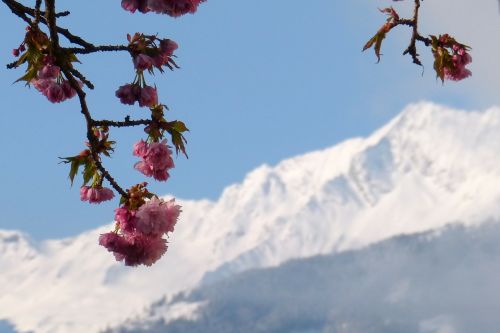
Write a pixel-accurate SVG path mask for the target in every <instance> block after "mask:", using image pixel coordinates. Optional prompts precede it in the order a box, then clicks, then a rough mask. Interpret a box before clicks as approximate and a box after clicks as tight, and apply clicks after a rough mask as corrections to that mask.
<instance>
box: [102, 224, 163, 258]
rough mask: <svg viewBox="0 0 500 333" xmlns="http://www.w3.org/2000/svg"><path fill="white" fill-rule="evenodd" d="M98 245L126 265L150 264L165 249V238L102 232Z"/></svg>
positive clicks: (161, 254)
mask: <svg viewBox="0 0 500 333" xmlns="http://www.w3.org/2000/svg"><path fill="white" fill-rule="evenodd" d="M99 245H102V246H104V247H105V248H106V249H108V251H110V252H112V253H113V254H114V256H115V258H116V260H117V261H124V262H125V265H126V266H138V265H146V266H151V265H152V264H154V263H155V262H156V261H157V260H158V259H160V258H161V256H163V254H164V253H165V252H166V251H167V241H166V240H165V239H163V238H161V237H148V236H146V235H144V234H141V233H135V234H132V235H128V236H120V235H118V234H116V233H114V232H110V233H107V234H102V235H101V236H100V237H99Z"/></svg>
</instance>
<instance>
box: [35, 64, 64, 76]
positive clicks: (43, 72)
mask: <svg viewBox="0 0 500 333" xmlns="http://www.w3.org/2000/svg"><path fill="white" fill-rule="evenodd" d="M59 75H61V68H59V66H56V65H52V64H47V65H45V66H43V67H42V69H40V70H39V71H38V78H39V79H56V78H57V77H58V76H59Z"/></svg>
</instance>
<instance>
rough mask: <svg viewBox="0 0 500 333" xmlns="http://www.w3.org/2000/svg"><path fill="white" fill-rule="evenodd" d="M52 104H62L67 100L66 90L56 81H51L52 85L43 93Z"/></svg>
mask: <svg viewBox="0 0 500 333" xmlns="http://www.w3.org/2000/svg"><path fill="white" fill-rule="evenodd" d="M42 93H43V94H44V95H45V96H46V97H47V99H48V100H49V101H51V102H52V103H61V102H62V101H64V100H65V99H66V96H65V95H64V90H63V88H62V87H61V85H60V84H59V83H57V82H55V81H51V82H50V85H49V86H48V87H47V89H45V91H43V92H42Z"/></svg>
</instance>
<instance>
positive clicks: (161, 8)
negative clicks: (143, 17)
mask: <svg viewBox="0 0 500 333" xmlns="http://www.w3.org/2000/svg"><path fill="white" fill-rule="evenodd" d="M204 1H205V0H122V8H123V9H125V10H128V11H129V12H132V13H135V12H136V11H137V10H138V11H140V12H141V13H147V12H155V13H158V14H167V15H169V16H172V17H178V16H181V15H184V14H188V13H191V14H194V13H195V12H196V10H197V9H198V6H199V5H200V3H202V2H204Z"/></svg>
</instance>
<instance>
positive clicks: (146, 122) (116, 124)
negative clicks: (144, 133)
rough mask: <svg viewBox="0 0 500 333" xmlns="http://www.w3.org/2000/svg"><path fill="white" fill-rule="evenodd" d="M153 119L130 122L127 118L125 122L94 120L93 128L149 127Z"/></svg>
mask: <svg viewBox="0 0 500 333" xmlns="http://www.w3.org/2000/svg"><path fill="white" fill-rule="evenodd" d="M151 122H152V120H151V119H138V120H130V118H129V117H126V118H125V120H124V121H114V120H94V121H93V122H92V125H93V126H108V127H132V126H138V125H149V124H151Z"/></svg>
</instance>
